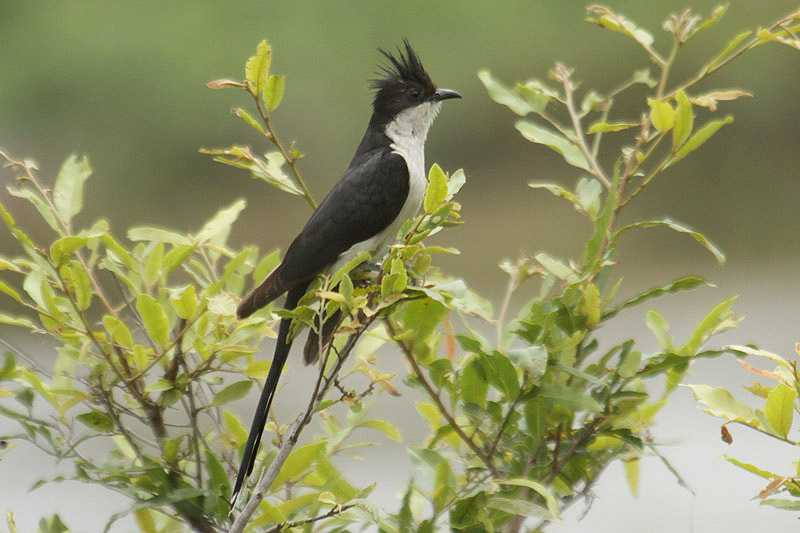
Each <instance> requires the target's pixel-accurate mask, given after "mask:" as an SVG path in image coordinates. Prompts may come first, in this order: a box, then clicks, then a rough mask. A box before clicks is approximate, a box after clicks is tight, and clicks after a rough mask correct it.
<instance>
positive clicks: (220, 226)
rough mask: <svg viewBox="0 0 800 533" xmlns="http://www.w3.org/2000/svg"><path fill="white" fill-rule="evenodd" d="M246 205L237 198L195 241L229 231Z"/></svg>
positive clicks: (219, 213)
mask: <svg viewBox="0 0 800 533" xmlns="http://www.w3.org/2000/svg"><path fill="white" fill-rule="evenodd" d="M265 42H266V41H265ZM246 205H247V202H246V201H245V200H244V198H239V199H238V200H236V201H235V202H233V203H232V204H231V205H229V206H228V207H225V208H222V209H220V210H219V211H217V213H216V214H215V215H214V216H213V217H212V218H211V220H209V221H208V222H206V223H205V225H203V228H202V229H201V230H200V232H199V233H198V234H197V240H198V241H200V242H205V241H209V240H211V239H213V238H214V237H216V236H218V235H220V234H221V233H223V232H227V231H230V228H231V225H232V224H233V223H234V222H236V219H237V218H239V213H241V212H242V210H243V209H244V208H245V206H246Z"/></svg>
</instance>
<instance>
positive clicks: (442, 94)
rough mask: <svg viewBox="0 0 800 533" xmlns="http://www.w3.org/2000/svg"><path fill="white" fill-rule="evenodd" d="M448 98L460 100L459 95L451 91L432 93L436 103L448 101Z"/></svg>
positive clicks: (440, 90) (437, 90) (444, 90)
mask: <svg viewBox="0 0 800 533" xmlns="http://www.w3.org/2000/svg"><path fill="white" fill-rule="evenodd" d="M450 98H461V94H460V93H459V92H458V91H454V90H452V89H436V92H435V93H433V99H434V100H436V101H437V102H439V101H442V100H449V99H450Z"/></svg>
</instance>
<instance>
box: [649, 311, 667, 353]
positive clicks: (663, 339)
mask: <svg viewBox="0 0 800 533" xmlns="http://www.w3.org/2000/svg"><path fill="white" fill-rule="evenodd" d="M645 323H646V324H647V327H648V328H650V331H652V332H653V335H655V337H656V341H657V342H658V346H659V348H661V349H662V350H664V351H672V350H673V349H674V347H673V345H672V338H671V337H670V336H669V335H668V332H669V324H667V321H666V320H665V319H664V317H663V316H661V315H660V314H659V313H658V312H657V311H655V310H653V309H650V310H649V311H647V316H646V318H645Z"/></svg>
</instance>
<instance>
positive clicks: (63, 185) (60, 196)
mask: <svg viewBox="0 0 800 533" xmlns="http://www.w3.org/2000/svg"><path fill="white" fill-rule="evenodd" d="M91 174H92V167H91V166H90V165H89V159H88V158H87V157H86V156H83V157H82V158H80V159H79V158H78V156H77V155H76V154H71V155H70V156H69V157H67V159H66V160H65V161H64V163H63V164H62V165H61V170H59V171H58V176H57V177H56V183H55V186H54V187H53V203H54V204H55V206H56V210H57V211H58V213H59V215H60V216H61V218H62V219H63V220H65V221H66V222H69V220H70V219H71V218H72V217H73V216H75V215H77V214H78V213H80V211H81V208H82V207H83V184H84V182H85V181H86V180H87V178H88V177H89V176H90V175H91Z"/></svg>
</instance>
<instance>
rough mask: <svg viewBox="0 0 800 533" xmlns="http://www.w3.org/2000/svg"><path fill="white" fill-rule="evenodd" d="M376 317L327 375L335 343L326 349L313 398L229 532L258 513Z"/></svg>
mask: <svg viewBox="0 0 800 533" xmlns="http://www.w3.org/2000/svg"><path fill="white" fill-rule="evenodd" d="M376 317H377V314H375V315H373V316H372V317H369V318H367V319H366V320H365V321H364V324H363V325H362V327H361V328H359V329H358V330H357V331H356V332H355V333H353V334H352V335H351V336H350V337H349V338H348V339H347V342H346V343H345V345H344V347H343V348H342V352H341V355H340V356H339V357H338V358H337V360H336V364H334V366H333V368H331V369H330V371H329V373H328V375H327V376H326V375H325V367H326V366H327V362H328V358H329V356H330V352H331V348H332V346H333V345H332V344H331V346H330V347H329V349H328V350H326V351H325V357H324V358H323V359H322V362H321V363H320V370H319V373H318V374H317V381H316V383H315V384H314V391H313V393H312V395H311V398H310V401H309V402H308V405H307V406H306V408H305V410H304V411H303V412H302V413H301V414H300V415H298V416H297V418H295V420H294V422H293V423H292V426H291V427H290V428H289V431H288V435H289V436H288V438H286V439H284V440H283V442H282V443H281V445H280V447H279V448H278V453H277V455H276V456H275V459H273V461H272V463H271V464H270V465H269V468H268V469H267V470H266V472H264V473H263V474H262V475H261V477H260V478H259V480H258V484H257V485H256V488H255V490H254V491H253V494H252V496H251V497H250V499H249V500H248V501H247V504H245V506H244V508H243V509H242V512H241V513H239V515H238V516H237V517H236V519H235V520H234V522H233V525H232V526H231V528H230V530H229V533H241V532H242V531H244V528H245V527H246V526H247V524H248V522H249V521H250V518H251V517H252V516H253V514H254V513H255V511H256V509H258V506H259V504H260V503H261V501H262V500H263V499H264V497H265V496H266V494H267V491H268V490H269V488H270V486H272V483H273V482H274V481H275V478H277V477H278V473H279V472H280V470H281V468H282V467H283V464H284V463H285V462H286V459H287V458H288V457H289V454H290V453H291V451H292V449H293V448H294V446H295V444H297V440H298V439H299V437H300V433H301V432H302V430H303V428H304V427H305V426H306V424H308V423H309V422H310V421H311V416H312V414H313V413H314V411H315V410H316V408H317V407H318V406H319V404H320V403H322V400H323V399H324V398H325V395H326V394H327V392H328V390H330V388H331V386H332V385H333V383H334V381H335V377H336V376H337V375H338V374H339V371H340V370H341V369H342V365H343V364H344V361H345V360H346V359H347V356H348V355H349V354H350V352H351V351H352V350H353V348H354V347H355V345H356V343H357V342H358V340H359V339H360V338H361V335H362V334H363V333H364V331H366V330H367V328H369V326H370V325H371V324H372V322H373V321H374V320H375V318H376Z"/></svg>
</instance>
